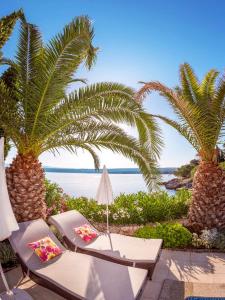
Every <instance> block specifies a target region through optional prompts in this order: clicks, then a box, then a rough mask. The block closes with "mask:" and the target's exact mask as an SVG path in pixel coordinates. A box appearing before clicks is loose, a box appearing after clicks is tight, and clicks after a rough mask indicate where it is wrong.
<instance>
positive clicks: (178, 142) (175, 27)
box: [0, 0, 225, 168]
mask: <svg viewBox="0 0 225 300" xmlns="http://www.w3.org/2000/svg"><path fill="white" fill-rule="evenodd" d="M19 8H23V9H24V11H25V14H26V16H27V19H28V20H29V22H31V23H35V24H36V25H38V26H39V27H40V29H41V32H42V33H43V38H44V40H45V41H46V42H47V41H48V40H49V38H51V37H52V36H53V35H54V34H56V33H57V32H59V31H60V30H61V29H62V28H63V26H64V25H65V24H66V23H68V22H69V21H70V20H71V19H72V18H73V17H75V16H78V15H88V16H89V17H90V18H91V19H92V20H93V24H94V28H95V39H94V44H95V45H96V46H98V47H100V51H99V54H98V59H97V62H96V65H95V67H94V68H93V69H92V70H91V71H90V72H87V71H86V70H84V69H83V68H81V70H80V71H79V76H82V77H85V78H87V79H88V81H89V83H92V82H99V81H118V82H122V83H124V84H127V85H129V86H132V87H134V88H139V86H140V85H139V84H138V81H150V80H159V81H161V82H163V83H165V84H167V85H168V86H170V87H174V86H176V85H177V83H178V68H179V65H180V64H181V63H183V62H188V63H190V64H191V65H192V66H193V68H194V69H195V71H196V73H197V74H198V76H199V78H200V79H201V77H202V76H203V74H204V73H205V72H206V71H207V70H209V69H210V68H216V69H218V70H219V71H221V72H223V71H224V65H225V60H224V59H225V34H224V28H225V18H224V15H225V1H223V0H217V1H209V0H204V1H203V0H198V1H192V0H189V1H184V0H183V1H182V0H180V1H178V0H177V1H175V0H170V1H166V0H164V1H152V0H136V1H135V0H129V1H128V0H127V1H126V0H120V1H119V0H107V1H106V0H63V1H62V0H61V1H60V0H54V1H53V0H45V1H43V0H38V1H37V0H32V1H31V0H1V1H0V14H1V16H3V15H6V14H9V13H10V12H11V11H12V10H16V9H19ZM17 36H18V32H17V31H16V32H15V33H14V35H13V37H12V38H11V40H10V41H9V42H8V44H7V45H6V46H5V48H4V54H5V56H13V54H14V53H15V49H16V47H15V43H16V40H17ZM74 88H75V87H74ZM145 108H146V109H147V111H149V112H151V113H157V114H163V115H166V116H170V117H172V115H173V113H172V112H171V110H170V108H169V106H168V105H167V103H166V102H165V100H164V99H161V98H160V97H159V96H158V95H155V94H153V95H152V96H151V97H148V98H147V100H146V102H145ZM160 125H161V128H162V131H163V137H164V142H165V147H164V149H163V152H162V155H161V159H160V165H161V166H163V167H169V166H179V165H181V164H183V163H186V162H188V161H189V160H190V159H192V158H193V157H194V156H195V151H194V150H193V149H192V147H191V146H190V145H189V144H188V143H187V142H186V141H185V140H184V138H183V137H181V136H179V135H178V134H177V133H176V132H175V131H174V130H173V129H171V128H169V127H168V126H166V125H164V124H162V123H160ZM131 133H134V132H133V131H131ZM14 155H15V152H14V151H12V152H11V153H10V156H9V160H10V159H11V158H12V157H13V156H14ZM101 158H102V159H101V161H102V164H104V163H105V164H106V165H107V166H108V167H132V166H134V165H133V163H131V162H130V161H128V160H127V159H124V158H123V157H121V156H118V155H112V154H111V153H110V152H108V151H104V152H103V153H102V154H101ZM9 160H8V161H9ZM41 161H42V162H43V164H45V165H52V166H59V167H60V166H61V167H63V166H64V167H78V168H81V167H92V166H93V163H92V160H91V158H90V157H89V155H87V154H84V153H82V152H81V153H79V157H75V156H74V155H70V154H68V153H67V152H64V151H61V156H60V158H59V157H53V156H52V155H50V154H47V153H46V154H43V155H42V156H41Z"/></svg>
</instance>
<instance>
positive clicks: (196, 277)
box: [0, 250, 225, 300]
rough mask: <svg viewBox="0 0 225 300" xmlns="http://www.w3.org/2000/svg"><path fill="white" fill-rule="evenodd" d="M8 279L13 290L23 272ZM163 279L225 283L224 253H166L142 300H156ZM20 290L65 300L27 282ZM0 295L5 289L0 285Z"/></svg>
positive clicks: (47, 299) (49, 299) (44, 299)
mask: <svg viewBox="0 0 225 300" xmlns="http://www.w3.org/2000/svg"><path fill="white" fill-rule="evenodd" d="M6 276H7V279H8V282H9V284H10V286H13V285H16V284H17V283H18V282H19V281H20V279H21V276H22V274H21V271H20V268H16V269H14V270H12V271H10V272H7V274H6ZM164 279H173V280H178V281H185V282H195V283H218V284H220V283H225V253H211V252H204V253H197V252H185V251H171V250H163V251H162V254H161V257H160V260H159V262H158V264H157V266H156V268H155V272H154V274H153V278H152V281H149V282H148V283H147V285H146V288H145V290H144V293H143V295H142V300H157V299H158V297H159V293H160V290H161V287H162V283H163V281H164ZM20 288H22V289H25V290H27V292H28V293H29V294H30V295H31V296H32V297H33V299H34V300H35V299H42V300H62V299H64V298H62V297H60V296H58V295H56V294H55V293H53V292H51V291H49V290H47V289H45V288H43V287H41V286H39V285H37V284H35V283H34V282H32V281H31V280H29V279H28V278H26V279H24V280H23V281H22V283H21V284H20ZM1 291H3V286H2V282H1V281H0V292H1ZM174 300H175V299H174Z"/></svg>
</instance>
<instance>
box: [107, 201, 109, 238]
mask: <svg viewBox="0 0 225 300" xmlns="http://www.w3.org/2000/svg"><path fill="white" fill-rule="evenodd" d="M107 233H109V204H108V203H107Z"/></svg>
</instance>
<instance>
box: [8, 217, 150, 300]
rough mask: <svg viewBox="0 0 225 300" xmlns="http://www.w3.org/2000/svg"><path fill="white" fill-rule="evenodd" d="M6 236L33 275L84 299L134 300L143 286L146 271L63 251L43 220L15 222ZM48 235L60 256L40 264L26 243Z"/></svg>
mask: <svg viewBox="0 0 225 300" xmlns="http://www.w3.org/2000/svg"><path fill="white" fill-rule="evenodd" d="M19 227H20V230H19V231H16V232H13V234H12V236H11V237H10V242H11V245H12V247H13V249H14V251H15V252H17V253H18V254H19V256H20V257H21V259H22V261H23V262H24V264H25V265H26V266H27V267H28V268H29V270H30V271H32V272H33V273H34V274H35V275H37V276H39V277H41V278H43V279H46V280H47V281H49V282H51V283H53V284H55V285H57V286H58V287H61V289H63V290H65V291H66V292H68V293H70V294H71V295H73V296H75V297H77V298H78V299H87V300H121V299H126V300H134V299H136V297H137V296H138V295H139V293H140V290H141V289H142V288H143V287H144V284H145V282H146V278H147V271H146V270H142V269H135V268H131V267H126V266H122V265H118V264H115V263H111V262H108V261H104V260H101V259H98V258H96V257H92V256H89V255H84V254H80V253H74V252H71V251H68V250H65V249H64V248H63V246H62V245H61V244H60V242H59V241H58V240H57V239H56V237H55V236H54V235H53V233H51V232H50V231H49V228H48V226H47V225H46V223H45V222H44V221H43V220H36V221H33V222H24V223H20V224H19ZM43 235H49V236H50V237H51V238H52V240H53V241H54V242H55V243H56V244H57V245H58V246H59V247H60V248H61V249H62V250H63V253H62V255H60V256H57V257H55V258H53V259H52V260H50V261H48V262H46V263H45V264H43V263H41V262H40V260H39V259H38V258H37V256H36V255H35V254H34V253H32V251H30V249H28V247H27V243H28V241H30V240H32V239H33V240H38V239H40V238H41V237H42V236H43Z"/></svg>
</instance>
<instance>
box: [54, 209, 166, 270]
mask: <svg viewBox="0 0 225 300" xmlns="http://www.w3.org/2000/svg"><path fill="white" fill-rule="evenodd" d="M49 222H50V223H51V224H53V225H55V226H56V228H57V229H58V230H59V231H60V233H61V235H65V236H66V237H67V238H68V239H69V240H70V241H71V242H72V243H73V244H74V246H75V247H76V246H77V247H79V248H82V249H84V250H87V251H92V252H97V253H99V254H104V255H106V256H110V257H112V258H116V259H117V260H121V262H122V261H126V262H129V263H134V264H135V263H147V264H151V263H156V261H157V258H158V256H159V252H160V250H161V246H162V240H161V239H141V238H136V237H130V236H125V235H121V234H115V233H110V234H104V233H100V234H99V236H98V237H97V238H96V239H94V240H93V241H91V242H90V243H88V244H87V243H85V242H84V241H82V240H81V239H79V238H76V237H75V236H74V232H73V228H74V226H80V225H81V224H84V223H87V224H89V225H90V226H92V225H91V224H90V223H88V221H87V220H86V219H85V218H84V216H82V215H81V214H80V213H79V212H78V211H76V210H72V211H68V212H65V213H62V214H58V215H55V216H52V217H50V219H49ZM92 227H93V226H92Z"/></svg>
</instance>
